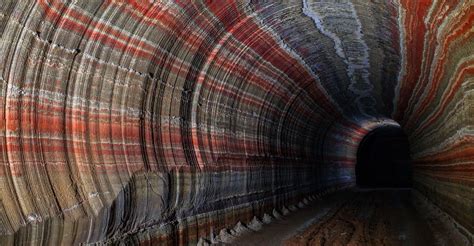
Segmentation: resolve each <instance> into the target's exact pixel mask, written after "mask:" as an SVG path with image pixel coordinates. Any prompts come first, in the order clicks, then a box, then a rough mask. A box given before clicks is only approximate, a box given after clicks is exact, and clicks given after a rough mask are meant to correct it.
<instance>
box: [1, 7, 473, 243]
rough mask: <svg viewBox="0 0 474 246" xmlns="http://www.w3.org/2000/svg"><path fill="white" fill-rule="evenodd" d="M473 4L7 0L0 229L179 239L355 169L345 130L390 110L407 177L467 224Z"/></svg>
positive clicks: (76, 236) (31, 235)
mask: <svg viewBox="0 0 474 246" xmlns="http://www.w3.org/2000/svg"><path fill="white" fill-rule="evenodd" d="M473 9H474V3H473V2H472V1H425V0H423V1H408V0H401V1H400V2H398V1H383V2H377V3H376V2H370V3H367V1H365V0H352V1H339V2H337V3H334V2H332V1H311V0H308V1H306V0H305V1H301V2H296V1H288V2H286V1H282V2H278V3H273V2H266V1H236V2H234V1H225V2H220V1H205V2H199V1H193V2H192V3H190V2H187V1H157V2H155V3H124V2H114V1H106V2H103V3H99V2H97V3H90V2H88V3H85V2H80V1H79V2H74V1H73V2H70V3H61V2H56V1H19V2H17V1H12V2H7V4H4V5H2V6H1V7H0V34H1V37H2V38H1V43H0V59H1V60H0V82H1V87H0V96H1V99H2V100H0V103H1V107H0V114H1V117H2V118H3V119H4V120H3V121H1V123H2V124H1V125H0V126H1V127H0V129H1V131H0V132H1V134H0V136H1V138H2V141H1V143H2V144H1V145H0V147H1V159H0V162H1V164H2V165H1V166H2V167H1V169H0V170H1V173H0V182H1V186H0V187H1V188H2V189H1V190H0V192H1V198H2V203H1V205H2V207H1V210H0V230H1V231H2V234H4V235H12V236H6V238H7V240H13V239H14V238H16V239H17V240H47V241H52V242H63V243H65V242H71V241H76V242H83V241H89V242H94V241H107V240H112V241H113V240H117V239H123V238H128V239H129V240H139V241H147V240H157V238H158V239H159V240H170V241H173V242H178V243H186V242H193V241H195V240H197V239H198V238H199V237H201V236H208V235H209V234H210V233H211V232H217V231H218V230H219V229H221V228H224V227H230V226H233V225H235V224H236V223H237V222H239V221H242V222H244V223H246V222H248V221H250V220H251V219H252V217H253V216H261V215H262V214H263V213H264V212H268V211H271V210H272V209H273V208H281V207H282V206H283V205H288V204H292V203H294V202H296V201H299V199H302V198H303V197H305V196H307V195H309V194H314V193H317V192H321V191H324V190H327V189H336V188H339V187H344V186H347V185H352V184H354V182H355V176H354V166H355V162H356V153H357V147H358V143H359V142H360V141H361V140H362V139H363V137H364V136H365V134H367V133H368V132H370V131H371V130H373V129H375V128H377V127H378V126H383V125H387V124H388V125H395V124H400V125H401V126H402V128H403V129H404V131H405V132H406V133H407V135H408V137H409V140H410V146H411V152H412V156H413V158H414V186H415V188H416V189H419V190H420V191H422V192H423V193H424V194H426V195H427V196H428V197H429V198H430V200H431V201H433V202H435V203H436V204H437V205H438V206H440V207H441V208H442V209H444V210H445V211H446V212H447V213H448V214H450V215H451V216H452V217H453V218H455V220H456V221H457V222H458V223H459V224H460V225H461V226H462V227H463V228H464V229H465V230H466V231H468V232H471V233H472V232H473V231H474V218H473V216H474V215H473V214H472V213H466V211H472V209H473V206H474V195H473V191H472V190H473V186H474V183H473V182H474V180H473V162H472V160H473V159H474V156H473V153H474V152H473V151H474V145H473V137H472V136H473V134H472V133H473V123H474V122H473V120H472V119H474V111H473V106H472V105H473V103H474V102H473V100H474V94H473V93H474V80H473V59H474V58H473V54H474V52H473V48H474V39H473V30H472V26H473V21H474V11H473ZM341 10H343V11H341ZM91 221H92V222H91ZM91 225H92V226H91ZM47 228H49V229H47ZM45 230H55V231H56V232H57V233H56V234H54V235H55V236H51V235H47V234H45V233H44V231H45ZM15 232H17V233H16V234H15ZM130 235H133V236H134V237H132V239H130Z"/></svg>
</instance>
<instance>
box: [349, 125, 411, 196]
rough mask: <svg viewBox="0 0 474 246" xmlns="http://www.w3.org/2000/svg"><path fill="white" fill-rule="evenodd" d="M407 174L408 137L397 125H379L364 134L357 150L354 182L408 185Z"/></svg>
mask: <svg viewBox="0 0 474 246" xmlns="http://www.w3.org/2000/svg"><path fill="white" fill-rule="evenodd" d="M411 178H412V166H411V158H410V150H409V143H408V138H407V137H406V135H405V133H404V132H403V131H402V130H401V129H400V128H398V127H393V126H386V127H380V128H377V129H375V130H373V131H371V132H370V133H369V134H367V136H365V137H364V139H363V140H362V142H361V144H360V146H359V150H358V152H357V165H356V182H357V185H359V186H366V187H410V186H411Z"/></svg>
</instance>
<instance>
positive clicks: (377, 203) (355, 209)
mask: <svg viewBox="0 0 474 246" xmlns="http://www.w3.org/2000/svg"><path fill="white" fill-rule="evenodd" d="M235 244H236V245H287V246H296V245H298V246H299V245H377V246H378V245H434V244H435V241H434V238H433V236H432V233H431V231H430V230H429V226H428V225H427V224H426V222H425V221H424V220H423V219H422V218H421V216H420V215H419V214H418V213H417V211H416V209H415V208H414V207H413V205H412V202H411V191H410V190H363V189H354V190H351V191H345V192H341V193H338V194H335V195H332V196H330V197H328V198H327V199H325V200H323V201H320V202H316V203H315V204H313V205H312V206H311V207H308V208H305V209H302V210H300V211H297V212H295V213H293V214H291V215H289V216H288V217H286V218H285V219H284V220H281V221H277V222H275V223H273V224H271V225H268V226H265V228H264V229H263V230H262V231H260V232H257V233H252V234H248V235H246V236H244V237H242V238H239V240H238V243H235Z"/></svg>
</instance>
